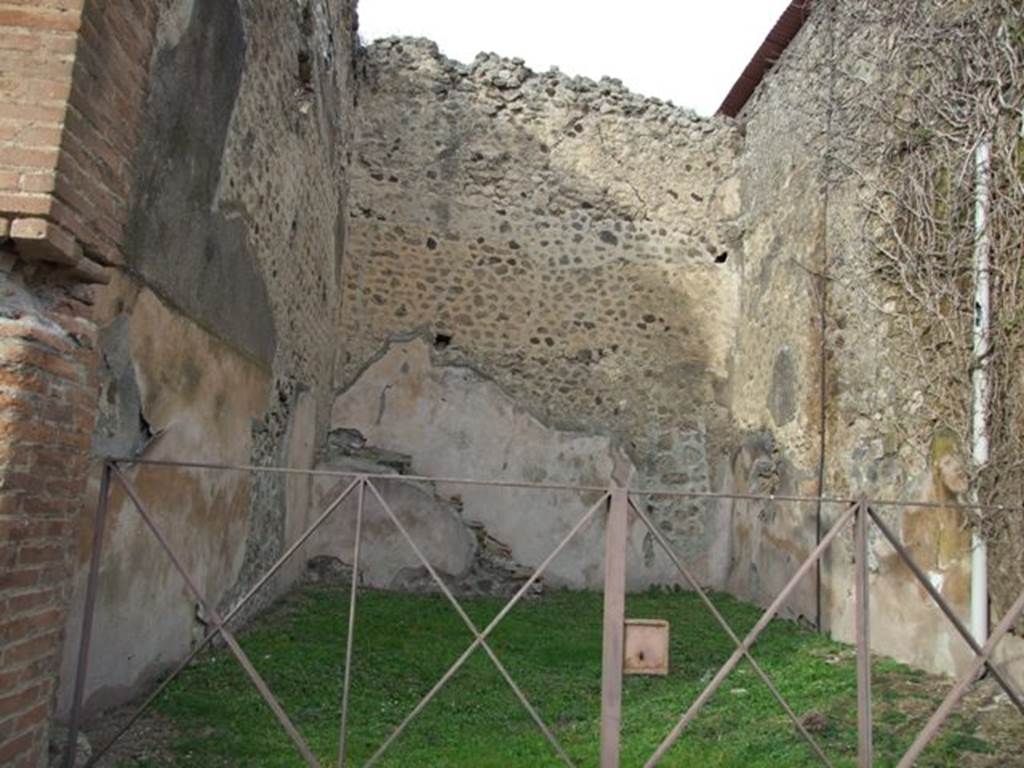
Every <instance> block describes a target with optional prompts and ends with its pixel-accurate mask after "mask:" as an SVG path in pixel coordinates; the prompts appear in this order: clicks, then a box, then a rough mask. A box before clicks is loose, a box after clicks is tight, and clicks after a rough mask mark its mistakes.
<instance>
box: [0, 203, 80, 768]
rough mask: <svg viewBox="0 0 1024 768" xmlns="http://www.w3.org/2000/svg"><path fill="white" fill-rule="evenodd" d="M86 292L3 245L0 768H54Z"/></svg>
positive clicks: (76, 494)
mask: <svg viewBox="0 0 1024 768" xmlns="http://www.w3.org/2000/svg"><path fill="white" fill-rule="evenodd" d="M3 223H4V220H3V219H0V224H3ZM89 291H90V289H89V288H88V287H87V286H85V285H82V284H80V283H77V282H72V280H71V279H70V278H69V273H68V271H67V270H57V269H54V268H52V267H50V266H49V265H45V264H38V263H31V262H25V261H19V260H18V259H17V257H16V256H15V255H14V254H13V252H11V251H10V250H5V247H4V245H3V244H2V241H0V765H3V766H12V768H40V767H41V766H44V765H46V764H47V757H46V756H47V747H48V726H49V718H50V714H51V712H52V709H53V705H54V700H55V689H56V684H57V674H58V670H59V665H60V650H61V641H62V634H63V627H64V624H65V620H66V608H67V603H68V600H69V598H70V594H69V593H70V588H71V580H70V577H71V572H72V563H73V558H74V556H75V536H74V532H75V530H76V524H77V519H78V517H79V515H80V514H81V513H82V509H83V506H84V505H85V504H86V500H85V498H84V492H85V489H86V481H87V472H88V466H89V457H88V447H89V444H90V439H91V434H92V429H93V426H94V422H95V414H96V400H97V394H98V391H97V355H96V346H95V329H94V326H93V324H92V323H91V322H90V320H89V306H88V299H89V296H88V292H89Z"/></svg>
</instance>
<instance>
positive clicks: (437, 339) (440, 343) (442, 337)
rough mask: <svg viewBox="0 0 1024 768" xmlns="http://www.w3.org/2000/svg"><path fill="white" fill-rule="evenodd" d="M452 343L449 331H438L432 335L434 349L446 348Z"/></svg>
mask: <svg viewBox="0 0 1024 768" xmlns="http://www.w3.org/2000/svg"><path fill="white" fill-rule="evenodd" d="M451 343H452V335H451V334H450V333H438V334H435V335H434V349H448V347H449V346H450V345H451Z"/></svg>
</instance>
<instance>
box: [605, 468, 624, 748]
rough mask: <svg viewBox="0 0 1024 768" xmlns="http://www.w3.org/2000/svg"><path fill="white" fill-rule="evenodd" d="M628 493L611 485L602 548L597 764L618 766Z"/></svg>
mask: <svg viewBox="0 0 1024 768" xmlns="http://www.w3.org/2000/svg"><path fill="white" fill-rule="evenodd" d="M628 504H629V497H628V495H627V493H626V489H625V488H621V487H618V486H616V487H615V488H613V489H612V492H611V499H610V501H609V505H608V525H607V528H606V531H605V549H604V644H603V656H602V663H601V768H619V737H620V725H621V722H622V664H623V652H624V649H623V644H624V634H625V631H626V533H627V530H626V529H627V522H628V514H627V510H628Z"/></svg>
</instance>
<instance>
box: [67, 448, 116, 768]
mask: <svg viewBox="0 0 1024 768" xmlns="http://www.w3.org/2000/svg"><path fill="white" fill-rule="evenodd" d="M110 474H111V468H110V461H108V460H104V462H103V470H102V474H101V475H100V496H99V501H98V502H97V503H96V516H95V517H94V518H93V524H92V551H91V553H90V555H89V579H88V581H87V582H86V586H85V606H84V608H83V609H82V630H81V633H80V634H79V637H78V662H77V666H76V669H75V690H74V693H73V694H72V697H71V721H70V724H69V727H68V742H67V744H66V745H65V746H64V760H63V765H64V766H65V768H73V766H74V764H75V759H76V756H77V752H78V730H79V728H81V725H82V699H83V697H84V695H85V680H86V675H87V674H88V669H89V644H90V642H91V641H92V622H93V617H94V615H95V613H96V591H97V589H98V588H99V581H100V563H101V561H102V550H103V533H104V530H105V528H106V522H107V507H108V506H109V504H110Z"/></svg>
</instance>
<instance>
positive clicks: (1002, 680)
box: [868, 508, 1024, 715]
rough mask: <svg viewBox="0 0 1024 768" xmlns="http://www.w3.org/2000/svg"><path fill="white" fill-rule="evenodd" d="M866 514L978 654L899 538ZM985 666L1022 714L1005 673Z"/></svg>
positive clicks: (1023, 709) (991, 665)
mask: <svg viewBox="0 0 1024 768" xmlns="http://www.w3.org/2000/svg"><path fill="white" fill-rule="evenodd" d="M868 514H869V515H871V519H872V520H874V522H875V525H877V526H878V530H880V531H881V532H882V535H883V536H885V538H886V539H887V540H888V541H889V544H891V545H892V548H893V549H895V550H896V553H897V554H898V555H899V556H900V557H901V558H903V561H904V562H905V563H906V564H907V567H908V568H910V570H911V572H912V573H913V574H914V576H916V577H917V580H918V581H919V582H921V586H922V587H924V589H925V591H926V592H927V593H928V594H929V595H931V598H932V600H934V601H935V604H936V605H938V606H939V608H940V609H941V611H942V613H943V614H945V616H946V618H947V619H949V622H950V623H951V624H952V625H953V626H954V627H955V628H956V631H957V632H958V633H959V635H960V637H962V638H963V639H964V642H965V643H967V645H969V646H970V648H971V650H972V651H974V654H975V656H978V655H980V654H981V646H980V645H979V644H978V641H977V640H975V639H974V635H972V634H971V632H970V630H968V629H967V627H965V626H964V623H963V622H962V621H960V617H959V616H957V615H956V613H955V612H954V611H953V609H952V608H950V606H949V603H948V602H947V601H946V599H945V598H944V597H943V596H942V595H941V594H940V593H939V590H937V589H936V588H935V585H933V584H932V583H931V581H930V580H929V579H928V577H927V576H926V575H925V573H924V571H922V570H921V566H919V565H918V564H917V563H916V562H915V561H914V558H912V557H911V556H910V552H909V550H907V548H906V547H905V546H903V544H902V543H901V542H900V540H899V539H898V538H897V537H896V535H895V534H894V533H893V532H892V530H891V529H890V528H889V526H888V525H886V524H885V521H883V520H882V519H881V517H880V516H879V515H878V513H876V512H875V510H874V509H871V508H869V509H868ZM985 666H986V667H988V671H989V672H991V673H992V677H993V678H994V679H995V681H996V682H997V683H999V686H1000V687H1001V688H1002V689H1003V691H1005V693H1006V695H1007V696H1009V697H1010V701H1012V702H1013V703H1014V704H1015V705H1016V706H1017V709H1019V710H1020V712H1021V714H1022V715H1024V700H1022V699H1021V696H1020V694H1019V693H1018V692H1017V691H1016V690H1015V689H1014V687H1013V685H1012V684H1011V683H1010V681H1009V679H1008V678H1007V677H1006V675H1004V674H1003V672H1002V670H1001V669H1000V668H999V666H998V665H997V664H996V663H995V662H994V661H993V660H992V659H986V660H985Z"/></svg>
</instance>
